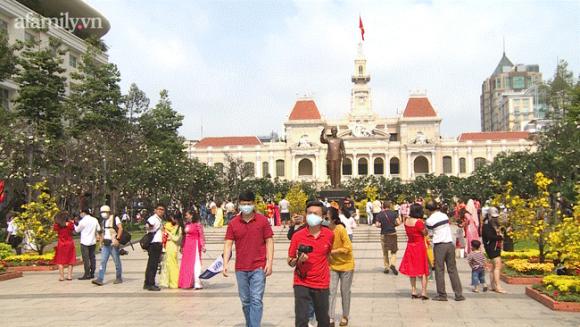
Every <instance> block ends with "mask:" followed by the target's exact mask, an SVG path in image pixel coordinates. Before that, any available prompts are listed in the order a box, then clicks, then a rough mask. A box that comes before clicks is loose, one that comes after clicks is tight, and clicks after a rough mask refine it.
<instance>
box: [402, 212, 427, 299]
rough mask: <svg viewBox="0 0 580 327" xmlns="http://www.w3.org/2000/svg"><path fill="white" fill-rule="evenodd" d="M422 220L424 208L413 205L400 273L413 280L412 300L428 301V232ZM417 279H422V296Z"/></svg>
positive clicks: (406, 227)
mask: <svg viewBox="0 0 580 327" xmlns="http://www.w3.org/2000/svg"><path fill="white" fill-rule="evenodd" d="M422 218H423V207H422V206H421V205H420V204H417V203H415V204H412V205H411V208H410V209H409V218H407V219H406V220H405V224H404V225H405V232H406V233H407V238H408V240H407V248H406V249H405V254H404V255H403V260H402V261H401V265H400V266H399V272H401V273H402V274H404V275H407V276H409V278H410V279H411V298H413V299H423V300H428V299H429V297H427V276H429V263H428V261H427V260H428V259H427V247H426V246H425V235H427V230H426V229H425V223H423V220H422ZM417 277H421V295H417Z"/></svg>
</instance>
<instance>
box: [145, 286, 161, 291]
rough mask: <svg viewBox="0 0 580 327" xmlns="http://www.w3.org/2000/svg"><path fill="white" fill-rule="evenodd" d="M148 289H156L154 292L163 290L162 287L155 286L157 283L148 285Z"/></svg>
mask: <svg viewBox="0 0 580 327" xmlns="http://www.w3.org/2000/svg"><path fill="white" fill-rule="evenodd" d="M147 290H148V291H154V292H159V291H161V289H160V288H159V287H157V286H155V285H153V286H147Z"/></svg>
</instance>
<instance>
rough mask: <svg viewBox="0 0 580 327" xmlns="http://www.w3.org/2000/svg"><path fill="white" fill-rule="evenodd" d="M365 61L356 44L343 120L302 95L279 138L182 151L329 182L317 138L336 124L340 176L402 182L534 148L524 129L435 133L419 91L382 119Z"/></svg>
mask: <svg viewBox="0 0 580 327" xmlns="http://www.w3.org/2000/svg"><path fill="white" fill-rule="evenodd" d="M366 62H367V60H366V57H365V56H364V54H363V51H362V45H359V51H358V55H357V57H356V59H355V61H354V72H353V75H352V82H353V87H352V91H351V108H350V111H349V113H348V114H347V115H346V116H345V117H342V118H340V119H336V120H332V119H326V118H325V117H324V116H322V115H321V114H320V111H319V110H318V107H317V105H316V103H315V101H314V100H313V99H310V98H300V99H298V100H297V101H296V103H295V104H294V107H293V108H292V110H291V112H290V115H289V116H288V119H287V120H286V122H285V123H284V129H285V139H284V140H278V139H260V138H258V137H256V136H240V137H206V138H203V139H201V140H199V141H187V143H186V147H187V150H186V151H187V152H188V154H189V156H190V157H192V158H197V159H199V160H200V161H201V162H205V163H207V164H209V165H211V166H216V167H218V168H223V164H224V162H225V160H226V156H227V155H230V156H232V157H234V158H240V159H242V160H243V161H244V162H245V164H246V165H248V167H252V170H253V171H254V172H255V176H256V177H280V178H284V179H290V180H302V181H316V182H320V183H328V182H329V178H328V176H327V168H326V146H324V145H323V144H321V143H320V133H321V132H322V129H323V128H325V127H331V126H337V128H338V136H340V137H342V138H343V139H344V143H345V147H346V153H347V159H346V160H344V161H343V164H342V179H343V181H344V180H346V179H348V178H352V177H357V176H362V175H377V176H385V177H387V178H400V179H401V180H403V181H411V180H413V179H415V178H416V177H417V176H421V175H425V174H428V173H433V174H437V175H439V174H447V175H455V176H467V175H469V174H471V173H472V172H473V171H474V169H475V168H476V167H478V166H479V165H483V164H485V163H486V162H489V161H492V160H493V158H494V157H495V156H496V155H497V154H499V153H501V152H504V151H508V150H512V151H520V150H525V149H531V148H532V147H533V142H531V141H529V140H528V137H529V134H528V133H527V132H475V133H462V134H461V135H460V136H459V137H457V138H450V139H447V138H443V137H441V135H440V131H439V129H440V124H441V118H440V117H439V115H438V114H437V110H435V108H433V106H432V105H431V103H430V101H429V99H428V98H427V96H426V94H425V93H424V92H423V93H422V92H414V93H412V94H411V95H410V97H409V99H408V102H407V105H406V107H405V110H404V111H403V113H402V114H401V115H399V116H395V117H380V116H379V115H377V114H376V113H375V112H374V111H373V108H372V97H371V89H370V88H369V82H370V75H369V74H368V72H367V69H366Z"/></svg>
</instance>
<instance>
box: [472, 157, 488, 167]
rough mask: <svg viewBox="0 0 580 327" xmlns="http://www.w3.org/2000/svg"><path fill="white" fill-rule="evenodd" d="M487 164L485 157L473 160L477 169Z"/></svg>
mask: <svg viewBox="0 0 580 327" xmlns="http://www.w3.org/2000/svg"><path fill="white" fill-rule="evenodd" d="M486 164H487V160H485V158H481V157H479V158H475V159H474V160H473V168H474V169H477V168H479V167H482V166H485V165H486Z"/></svg>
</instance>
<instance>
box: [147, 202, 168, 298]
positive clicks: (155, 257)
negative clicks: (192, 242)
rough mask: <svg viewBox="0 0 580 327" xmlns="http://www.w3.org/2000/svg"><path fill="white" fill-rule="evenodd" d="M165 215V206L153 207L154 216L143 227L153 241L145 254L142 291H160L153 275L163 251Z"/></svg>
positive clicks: (155, 272)
mask: <svg viewBox="0 0 580 327" xmlns="http://www.w3.org/2000/svg"><path fill="white" fill-rule="evenodd" d="M164 215H165V206H164V205H162V204H158V205H157V206H156V207H155V214H154V215H153V216H151V217H149V219H147V223H146V224H145V227H146V228H147V232H148V233H154V235H153V240H152V241H151V245H149V249H147V252H148V254H149V258H148V259H147V269H146V270H145V284H144V285H143V289H144V290H148V291H160V290H161V289H160V288H159V287H158V286H156V285H155V275H156V274H157V266H159V261H160V260H161V251H162V250H163V244H162V242H163V220H162V219H163V218H162V217H163V216H164Z"/></svg>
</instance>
